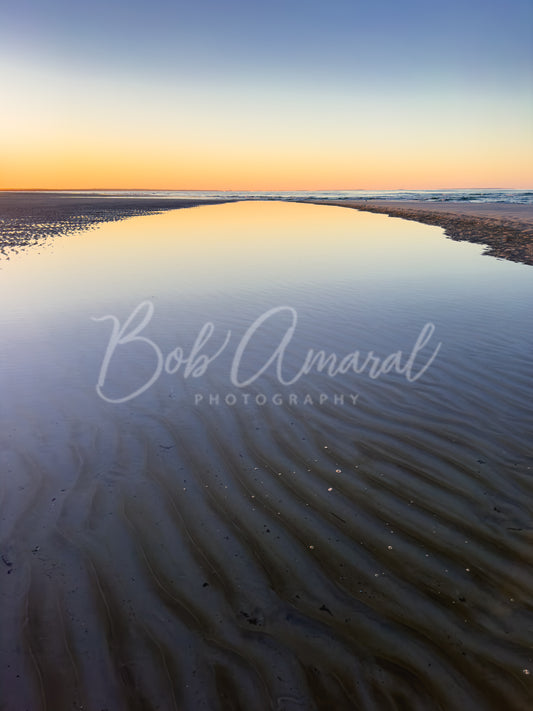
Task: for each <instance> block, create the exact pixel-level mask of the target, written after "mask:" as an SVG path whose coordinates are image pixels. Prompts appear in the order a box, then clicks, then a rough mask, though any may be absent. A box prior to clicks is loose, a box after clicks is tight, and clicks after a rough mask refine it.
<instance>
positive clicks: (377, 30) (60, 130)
mask: <svg viewBox="0 0 533 711" xmlns="http://www.w3.org/2000/svg"><path fill="white" fill-rule="evenodd" d="M0 127H1V132H0V188H19V189H25V188H26V189H30V188H43V189H46V188H48V189H63V188H65V189H66V188H71V189H76V188H77V189H91V188H117V189H118V188H123V189H134V188H138V189H143V188H144V189H217V190H222V189H228V190H234V189H250V190H281V189H287V190H292V189H303V190H305V189H340V188H345V189H357V188H367V189H391V188H436V189H437V188H460V187H463V188H467V187H515V188H531V187H533V3H532V1H531V0H508V1H507V2H503V1H502V2H494V1H493V0H483V2H481V1H478V0H467V1H465V0H462V2H460V1H458V0H451V1H450V2H447V3H443V4H434V3H430V2H427V0H426V1H425V2H419V1H418V0H411V1H408V2H400V1H399V0H396V1H393V0H383V1H379V0H376V1H374V2H370V1H369V0H365V1H364V2H360V1H359V0H337V2H335V3H333V4H332V5H326V4H325V3H323V2H316V1H315V0H283V1H281V0H270V1H269V2H265V3H261V4H259V3H256V2H252V0H248V1H247V2H244V1H241V0H228V1H227V2H220V0H217V1H215V0H196V2H183V1H174V2H171V1H170V0H152V1H151V2H139V1H138V0H129V2H122V1H120V2H118V1H115V0H105V2H104V1H102V0H93V1H92V2H77V1H73V0H68V1H67V0H50V1H48V2H43V0H0Z"/></svg>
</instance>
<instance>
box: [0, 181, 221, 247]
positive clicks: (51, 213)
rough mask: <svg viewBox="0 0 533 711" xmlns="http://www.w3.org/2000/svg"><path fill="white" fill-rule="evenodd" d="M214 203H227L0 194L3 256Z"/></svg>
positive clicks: (28, 193)
mask: <svg viewBox="0 0 533 711" xmlns="http://www.w3.org/2000/svg"><path fill="white" fill-rule="evenodd" d="M213 202H225V200H224V199H220V200H215V201H212V200H187V199H182V198H181V199H180V198H174V199H172V198H170V199H169V198H150V197H142V198H139V197H132V196H128V197H104V196H102V195H101V194H100V195H99V194H98V193H96V194H93V195H90V194H89V195H88V194H87V193H84V194H76V193H75V192H64V193H61V192H56V191H54V192H48V193H47V192H39V191H35V192H24V191H0V252H2V254H4V255H6V254H8V253H9V252H10V251H16V250H19V249H23V248H24V247H27V246H28V245H29V244H35V243H37V242H39V241H43V240H45V239H47V238H50V237H56V236H57V235H60V234H71V233H73V232H77V231H80V230H87V229H91V228H93V227H96V226H97V225H99V224H102V223H104V222H115V221H117V220H125V219H127V218H129V217H134V216H139V215H148V214H157V213H158V212H161V211H163V210H175V209H178V208H182V207H194V206H196V205H206V204H211V203H213Z"/></svg>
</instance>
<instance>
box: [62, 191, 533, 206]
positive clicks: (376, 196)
mask: <svg viewBox="0 0 533 711" xmlns="http://www.w3.org/2000/svg"><path fill="white" fill-rule="evenodd" d="M53 192H62V193H65V192H74V193H76V194H77V195H99V196H104V197H106V196H108V197H120V196H122V197H143V196H146V197H150V198H155V197H157V198H165V197H168V198H188V199H206V200H213V199H217V198H226V199H248V200H280V199H282V200H302V199H303V200H424V201H427V202H478V203H479V202H483V203H484V202H503V203H513V204H521V205H531V204H533V190H508V189H505V190H504V189H497V188H494V189H489V190H487V189H469V190H283V191H247V190H76V191H53Z"/></svg>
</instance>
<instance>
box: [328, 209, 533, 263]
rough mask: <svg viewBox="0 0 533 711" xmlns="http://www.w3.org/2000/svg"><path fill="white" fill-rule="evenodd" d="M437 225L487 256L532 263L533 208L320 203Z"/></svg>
mask: <svg viewBox="0 0 533 711" xmlns="http://www.w3.org/2000/svg"><path fill="white" fill-rule="evenodd" d="M320 204H328V205H330V204H335V205H340V206H343V207H351V208H353V209H356V210H364V211H366V212H375V213H378V214H383V215H389V216H390V217H400V218H402V219H403V220H415V221H416V222H422V223H424V224H426V225H437V226H438V227H442V228H443V229H444V230H445V234H446V235H447V236H448V237H450V238H451V239H454V240H459V241H461V240H465V241H467V242H474V243H476V244H482V245H485V247H486V254H489V255H490V256H493V257H499V258H500V259H508V260H510V261H512V262H522V263H523V264H533V205H513V204H508V203H500V202H494V203H490V202H488V203H472V202H454V203H449V202H446V203H437V202H432V203H430V204H428V202H424V201H421V200H360V201H354V200H340V201H328V202H321V203H320Z"/></svg>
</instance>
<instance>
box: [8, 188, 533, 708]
mask: <svg viewBox="0 0 533 711" xmlns="http://www.w3.org/2000/svg"><path fill="white" fill-rule="evenodd" d="M52 241H54V242H55V246H54V248H53V249H50V250H44V249H43V250H42V251H41V250H38V249H33V248H31V247H29V248H28V249H26V250H24V251H23V252H22V253H21V254H19V255H17V257H16V258H12V259H11V260H10V261H7V260H6V261H5V262H4V264H3V265H2V270H1V271H0V303H3V304H4V305H6V304H9V307H8V308H7V307H5V308H4V310H3V312H2V334H3V338H2V346H1V348H0V383H1V392H2V398H1V400H0V708H1V709H2V711H23V710H25V709H27V710H28V711H68V710H70V709H74V708H77V709H90V710H91V711H103V710H104V709H108V711H331V710H332V709H335V710H336V711H406V710H408V711H459V710H460V711H502V710H503V709H505V711H525V709H527V708H528V704H529V701H530V699H531V698H532V693H533V687H532V679H533V654H532V650H531V634H530V628H531V609H532V590H533V576H532V572H531V571H532V570H533V552H532V546H531V542H532V537H533V528H532V525H531V510H532V500H533V482H532V477H531V474H532V472H533V458H532V454H531V432H532V431H533V414H532V409H531V401H532V395H533V381H532V376H531V353H532V352H533V333H532V332H531V329H530V328H528V327H527V325H528V324H529V319H530V313H531V305H532V303H533V284H532V282H531V279H530V275H529V272H530V269H529V267H526V266H523V265H519V264H511V263H504V262H499V261H497V260H487V259H482V258H481V257H480V255H479V254H478V251H479V250H478V249H477V248H474V247H472V246H471V245H465V244H455V243H453V242H450V241H448V240H444V239H442V236H441V234H440V233H439V232H438V230H431V229H428V228H427V227H424V226H423V225H415V224H412V223H406V222H404V221H401V220H397V221H392V220H388V219H387V218H386V217H384V216H378V215H365V214H364V213H357V212H355V211H353V210H333V209H331V208H330V207H328V208H326V207H321V206H316V205H300V204H292V203H282V204H279V203H278V204H274V203H269V204H262V205H261V204H259V203H252V202H246V203H244V202H242V203H236V204H227V205H216V206H211V207H205V208H203V207H202V208H198V209H194V210H178V211H176V212H175V213H168V212H166V213H165V214H160V215H150V216H146V217H138V218H135V219H132V220H130V221H128V222H126V221H121V222H117V223H116V224H107V225H104V224H102V225H100V226H99V229H98V230H95V231H93V232H91V233H87V234H86V235H85V238H84V239H78V237H77V235H75V236H72V237H70V238H69V237H66V238H65V239H61V240H52ZM454 264H458V265H460V266H461V269H462V270H463V271H461V270H455V271H454V270H453V268H451V267H452V266H453V265H454ZM66 267H68V268H66ZM144 299H151V300H152V301H153V302H154V304H155V307H154V308H155V315H154V318H153V321H152V322H151V324H150V328H149V329H146V330H145V331H143V332H142V333H143V335H148V336H149V337H150V338H151V339H152V341H153V342H154V343H157V344H158V345H159V346H160V347H161V349H162V351H163V352H164V353H165V354H167V353H170V352H171V350H172V349H174V348H176V346H177V345H179V346H183V347H184V349H185V350H186V353H187V354H188V353H189V349H190V348H191V346H192V344H193V343H194V342H195V340H194V339H195V337H196V334H197V333H198V332H199V329H200V326H201V325H202V324H204V323H205V322H206V321H207V320H209V321H211V322H213V323H214V325H215V334H214V341H215V343H216V344H219V343H220V342H221V340H222V337H223V334H224V333H225V332H226V329H231V331H232V334H233V335H232V338H233V340H232V341H231V343H230V346H231V347H232V349H233V350H231V351H228V354H227V355H228V357H227V358H225V359H224V356H225V355H226V353H223V354H222V356H221V357H220V358H219V359H217V360H215V361H213V363H212V364H211V366H210V367H209V369H208V370H207V371H206V373H205V376H203V377H200V378H197V379H194V378H189V379H186V378H185V377H184V375H183V372H182V371H183V368H182V369H181V370H179V371H177V372H175V373H172V374H171V373H163V374H162V375H161V377H160V378H158V379H157V380H156V381H155V382H154V383H153V385H152V386H151V387H150V388H148V389H147V390H146V392H144V393H143V394H142V395H140V396H139V397H137V398H134V399H132V400H130V401H128V402H123V403H118V404H117V403H110V402H108V401H104V400H103V399H102V398H101V397H99V396H98V395H97V392H96V390H95V386H96V383H97V380H98V374H99V370H100V367H101V365H102V360H103V356H104V352H105V348H106V344H107V343H108V340H109V337H110V333H111V328H112V324H111V323H110V321H109V320H104V321H102V320H99V321H93V320H92V319H93V317H95V316H96V317H102V316H104V315H106V314H114V315H115V316H116V317H117V318H118V319H119V320H120V322H121V323H122V324H124V323H125V322H126V319H127V318H128V316H129V315H130V314H131V312H132V309H133V308H134V307H135V306H136V305H137V304H139V303H140V302H141V301H142V300H144ZM279 304H290V305H291V306H293V307H294V308H295V309H296V310H297V312H298V316H299V321H298V328H297V332H296V334H295V338H294V340H293V342H292V343H291V347H290V348H288V349H287V356H286V358H285V359H284V372H286V373H287V374H290V373H294V372H296V371H297V369H298V368H299V367H300V365H301V362H302V355H303V354H305V352H306V349H307V348H308V347H310V348H322V347H323V348H326V349H327V351H328V352H336V353H338V354H339V355H344V354H346V353H350V352H352V350H353V349H354V348H361V350H362V352H367V351H368V350H369V349H374V350H375V352H376V353H379V354H380V355H383V356H384V355H386V354H388V353H392V352H393V351H395V349H396V348H402V349H403V350H404V352H405V353H408V352H409V348H410V347H412V344H413V342H414V339H415V338H416V335H417V333H418V332H419V330H420V327H421V326H422V324H424V323H425V322H426V321H434V322H435V324H436V331H437V334H436V337H437V340H438V341H442V349H441V352H439V355H438V357H437V358H436V359H435V362H434V363H433V364H432V365H431V368H430V369H428V371H427V373H426V374H424V377H423V378H421V379H420V380H418V381H416V382H412V383H409V382H407V381H406V379H405V378H404V377H403V376H402V375H400V374H398V373H394V372H392V373H390V374H388V375H384V376H383V377H380V378H378V379H375V380H373V379H371V378H369V377H367V376H366V375H365V374H363V375H361V376H357V375H355V374H354V373H353V372H348V373H345V374H341V375H340V376H339V377H338V378H337V377H336V378H329V377H327V376H326V375H325V374H324V373H318V372H316V371H313V372H311V373H310V374H309V376H308V377H305V378H302V379H301V380H299V381H298V382H297V383H296V384H294V385H292V386H290V387H282V386H281V385H280V382H279V381H278V379H277V377H276V373H275V371H274V368H270V369H269V370H267V371H266V372H265V373H264V375H263V376H262V377H261V378H259V379H258V380H257V381H256V382H255V383H253V384H252V385H251V386H250V387H249V388H245V389H244V390H239V388H236V387H234V386H233V385H232V384H231V382H230V380H229V377H228V374H229V372H230V365H231V355H232V353H233V352H234V351H235V349H236V347H237V343H239V340H240V339H241V338H242V337H243V335H244V332H245V331H246V329H247V328H248V327H249V325H250V324H251V323H252V322H253V320H254V319H256V318H257V317H258V316H259V315H260V314H262V313H264V312H265V311H266V310H267V309H269V308H272V307H274V306H277V305H279ZM282 326H283V324H282ZM279 339H280V327H279V325H278V326H277V327H276V324H275V323H273V324H272V326H271V328H270V329H266V330H265V332H264V333H263V335H262V337H258V338H257V339H256V340H255V341H254V342H253V343H252V344H251V347H250V348H249V352H248V353H247V357H246V359H245V361H246V363H245V367H246V368H247V370H245V371H243V372H245V373H247V372H249V371H251V372H256V371H257V369H258V368H259V367H260V366H261V365H262V364H264V363H265V362H266V360H267V359H268V357H269V355H270V354H271V353H272V350H273V348H274V347H275V346H276V344H277V343H279ZM134 345H135V344H134ZM137 345H138V346H139V350H136V349H135V347H134V346H132V347H131V348H130V346H129V345H126V346H125V349H124V352H121V353H120V355H119V356H117V358H116V359H115V360H114V361H113V365H112V367H111V368H110V374H109V377H107V378H106V385H105V392H106V393H107V394H108V395H109V396H115V397H117V396H119V395H123V394H124V393H127V392H130V391H133V390H135V388H136V387H137V385H138V384H139V382H144V380H145V379H147V378H149V377H150V374H151V372H152V370H153V358H154V353H153V349H151V348H146V343H144V344H143V343H138V344H137ZM205 350H206V351H208V352H213V351H214V347H213V348H210V349H208V348H206V349H205ZM202 352H203V351H202ZM138 378H140V380H138ZM279 394H281V397H282V402H281V403H279V400H278V403H277V404H276V401H275V400H274V398H275V397H276V396H279ZM324 394H325V395H327V396H328V398H329V399H328V400H327V401H325V402H323V403H322V404H320V397H321V395H324ZM352 394H357V395H358V400H357V405H356V406H354V405H353V404H352V402H351V399H350V395H352ZM198 395H202V396H203V399H202V400H201V401H198V397H197V396H198ZM244 395H248V397H249V403H248V404H246V403H244V402H243V396H244ZM258 395H260V396H263V397H265V398H266V399H267V402H266V403H264V404H260V403H258V402H257V401H256V398H257V397H258ZM291 395H295V396H296V397H297V398H298V399H297V400H296V401H295V400H294V399H293V400H292V401H291ZM211 396H212V397H213V398H216V396H218V398H219V399H218V401H216V400H213V401H211V402H210V397H211ZM228 396H229V398H230V399H229V400H228V399H227V398H228ZM231 396H233V397H235V398H236V402H235V404H233V405H232V404H231V403H232V400H231ZM335 396H337V398H340V397H344V401H343V403H342V404H340V402H337V403H336V401H335ZM306 397H310V398H311V399H312V401H313V404H309V403H308V404H304V403H305V398H306Z"/></svg>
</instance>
